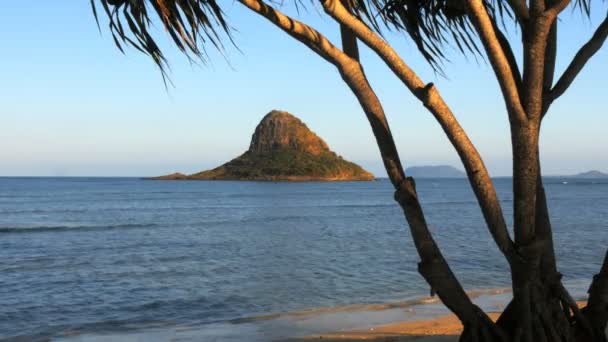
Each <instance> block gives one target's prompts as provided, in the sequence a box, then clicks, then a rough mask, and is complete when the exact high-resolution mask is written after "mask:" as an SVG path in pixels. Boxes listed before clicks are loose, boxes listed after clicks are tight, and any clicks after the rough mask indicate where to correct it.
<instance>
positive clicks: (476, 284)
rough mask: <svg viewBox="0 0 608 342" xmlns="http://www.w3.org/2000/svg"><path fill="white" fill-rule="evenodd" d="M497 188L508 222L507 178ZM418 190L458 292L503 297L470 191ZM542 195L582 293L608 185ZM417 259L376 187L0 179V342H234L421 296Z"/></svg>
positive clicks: (601, 238) (423, 186)
mask: <svg viewBox="0 0 608 342" xmlns="http://www.w3.org/2000/svg"><path fill="white" fill-rule="evenodd" d="M495 182H496V186H497V188H498V191H499V195H500V197H501V200H502V201H503V204H504V209H505V211H506V214H507V215H508V216H509V217H510V215H511V210H512V209H511V208H512V197H511V194H510V187H511V181H510V179H497V180H496V181H495ZM417 183H418V190H419V192H420V196H421V200H422V204H423V206H424V208H425V210H426V212H427V218H428V221H429V223H430V225H431V227H432V230H433V233H434V234H435V236H436V239H437V241H438V243H439V245H440V246H441V247H442V248H443V251H444V254H445V255H446V256H447V258H448V260H449V261H450V263H451V265H452V266H453V268H454V270H455V271H456V274H457V275H458V276H459V278H460V279H461V280H462V282H463V284H464V286H465V287H466V288H467V289H469V290H474V289H484V288H500V287H505V286H509V276H508V274H507V273H506V272H507V265H506V263H505V261H504V260H503V258H502V256H501V255H500V254H499V252H498V251H497V249H496V248H495V247H494V245H493V242H492V240H491V238H490V236H489V234H488V232H487V229H486V228H485V226H484V225H483V220H482V218H481V213H480V211H479V209H478V207H477V205H476V202H475V199H474V197H473V194H472V192H471V191H470V189H469V187H468V183H467V182H466V181H465V180H460V179H426V180H423V179H421V180H419V181H418V182H417ZM546 183H547V192H548V196H549V202H550V203H549V205H550V210H551V214H552V217H553V223H554V230H555V240H556V241H555V242H556V243H555V244H556V248H557V250H558V258H559V267H560V270H561V272H562V273H563V274H564V276H565V279H567V281H568V283H569V284H570V286H571V287H572V288H574V290H575V292H576V293H577V295H578V296H581V295H582V294H583V293H584V290H585V286H586V284H588V282H589V280H590V278H591V276H592V275H593V274H594V273H596V272H597V271H598V270H599V263H600V261H601V257H602V256H603V253H604V252H605V249H606V247H607V246H608V180H600V181H597V180H593V181H591V180H582V179H579V180H577V179H558V178H551V179H547V181H546ZM417 261H418V256H417V254H416V252H415V249H414V247H413V243H412V241H411V238H410V236H409V234H408V231H407V226H406V225H405V223H404V219H403V215H402V213H401V212H400V210H399V208H398V206H397V205H396V204H395V203H394V202H393V200H392V191H391V187H390V184H389V183H388V181H386V180H380V181H377V182H353V183H350V182H345V183H264V182H196V181H194V182H192V181H166V182H155V181H144V180H139V179H133V178H0V339H13V338H15V337H18V336H21V337H25V338H26V339H31V338H55V339H62V338H67V339H70V338H72V339H74V338H76V339H78V338H84V337H86V336H97V337H99V336H101V337H103V336H106V337H108V336H113V337H112V338H110V337H108V339H107V340H113V339H114V338H115V337H116V336H117V334H118V335H120V336H129V334H136V333H137V332H140V331H147V330H154V329H156V331H157V332H158V331H172V334H175V333H176V331H177V332H179V331H188V329H191V330H189V331H192V329H194V330H196V334H194V335H192V336H196V337H192V340H218V341H219V340H229V339H230V338H228V336H229V335H230V334H229V333H226V331H234V329H237V328H238V326H239V325H243V326H246V325H248V324H253V323H252V322H256V321H258V319H257V318H259V320H262V319H263V318H273V317H275V316H266V317H265V316H264V315H271V314H280V313H289V312H291V313H292V314H293V316H294V317H298V316H305V315H314V314H315V313H319V314H323V313H328V312H340V311H341V310H340V308H351V309H352V308H355V309H357V308H359V309H361V310H362V311H365V310H364V309H365V308H366V306H364V305H363V306H362V305H360V306H355V307H353V306H352V305H353V304H371V303H389V305H387V306H386V308H391V305H390V303H394V302H398V301H403V300H405V299H411V298H416V297H420V296H423V295H427V294H428V286H426V284H425V282H424V281H423V279H422V278H421V277H420V276H419V275H418V273H417V272H416V263H417ZM349 305H351V306H349ZM369 308H374V306H369ZM392 308H394V306H392ZM305 310H308V311H305ZM343 311H345V312H350V311H356V310H354V309H353V310H350V309H348V310H343ZM372 311H373V310H372ZM402 311H403V310H402ZM289 315H290V314H287V315H286V316H289ZM359 318H361V316H359ZM364 319H366V320H368V321H373V318H370V317H367V318H365V317H364ZM176 327H181V328H182V330H179V329H178V328H176ZM184 327H188V328H184ZM218 327H220V328H218ZM226 327H228V328H226ZM275 328H276V325H275ZM325 328H331V327H325ZM218 329H219V330H221V331H223V332H220V333H218ZM260 329H261V328H260V325H258V326H257V328H255V327H254V328H253V330H255V331H258V333H259V331H260ZM182 334H183V336H182V337H183V339H185V340H188V337H187V336H188V334H187V333H183V332H182ZM184 334H185V335H184ZM233 335H234V336H237V335H238V334H236V335H235V333H233ZM133 336H135V335H133ZM149 336H151V335H149ZM154 336H156V338H157V340H163V337H162V336H164V335H162V334H160V335H158V334H157V335H154ZM159 336H160V337H159ZM184 336H185V337H184ZM201 336H207V337H209V338H201ZM230 336H232V335H230ZM234 336H232V339H231V340H236V339H237V338H236V337H234ZM260 336H267V335H263V334H262V335H260ZM211 337H213V338H211ZM223 337H225V338H223ZM250 337H251V336H250ZM262 339H263V338H262ZM85 340H86V339H85ZM92 340H95V341H99V340H100V339H99V338H97V339H92ZM101 340H103V339H101ZM251 340H253V339H251Z"/></svg>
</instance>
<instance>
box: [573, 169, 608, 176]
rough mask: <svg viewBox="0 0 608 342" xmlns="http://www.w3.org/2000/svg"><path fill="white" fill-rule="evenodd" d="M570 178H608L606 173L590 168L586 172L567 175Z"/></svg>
mask: <svg viewBox="0 0 608 342" xmlns="http://www.w3.org/2000/svg"><path fill="white" fill-rule="evenodd" d="M569 177H572V178H608V173H603V172H600V171H597V170H591V171H587V172H582V173H577V174H576V175H572V176H569Z"/></svg>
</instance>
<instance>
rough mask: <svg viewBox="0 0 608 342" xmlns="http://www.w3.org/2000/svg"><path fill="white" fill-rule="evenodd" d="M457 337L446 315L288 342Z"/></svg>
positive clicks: (449, 340) (455, 324)
mask: <svg viewBox="0 0 608 342" xmlns="http://www.w3.org/2000/svg"><path fill="white" fill-rule="evenodd" d="M585 304H586V303H585V302H578V305H579V307H583V306H584V305H585ZM488 315H489V316H490V318H491V319H492V320H494V321H495V320H496V319H498V317H499V316H500V313H498V312H491V313H489V314H488ZM461 333H462V324H461V323H460V321H459V320H458V318H456V316H454V315H446V316H441V317H438V318H435V319H429V320H418V321H404V322H397V323H392V324H387V325H382V326H378V327H373V328H368V329H357V330H352V331H339V332H332V333H327V334H321V335H310V336H306V337H303V338H299V339H290V340H289V341H290V342H296V341H300V342H304V341H312V340H321V341H336V342H348V341H353V342H354V341H376V342H389V341H390V342H406V341H407V342H409V341H419V342H456V341H458V337H459V336H460V334H461Z"/></svg>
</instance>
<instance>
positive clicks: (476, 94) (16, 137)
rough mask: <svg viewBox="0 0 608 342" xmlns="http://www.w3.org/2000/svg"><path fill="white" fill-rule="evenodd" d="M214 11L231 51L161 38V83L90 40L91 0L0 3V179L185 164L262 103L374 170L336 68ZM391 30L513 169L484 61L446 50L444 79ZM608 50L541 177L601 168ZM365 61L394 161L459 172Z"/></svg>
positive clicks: (557, 107) (106, 41) (261, 24)
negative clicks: (207, 52)
mask: <svg viewBox="0 0 608 342" xmlns="http://www.w3.org/2000/svg"><path fill="white" fill-rule="evenodd" d="M596 7H597V8H596V9H597V10H596V11H595V14H594V15H593V17H592V18H591V20H586V19H581V16H580V14H578V13H574V14H572V13H571V12H570V11H569V12H568V13H566V14H565V15H564V19H563V20H562V26H561V29H560V33H561V40H560V46H559V63H558V72H561V71H562V70H563V68H564V67H565V65H566V63H568V62H569V61H570V59H571V57H572V56H573V55H574V53H575V49H577V48H578V46H580V45H581V44H582V43H583V42H584V41H585V40H586V39H588V38H589V37H590V36H591V34H592V31H593V29H594V28H595V27H596V25H597V23H598V22H599V21H600V19H601V18H602V17H603V16H604V15H605V13H606V9H605V7H606V6H605V5H601V4H600V3H599V2H598V5H596ZM225 9H226V12H227V14H228V16H229V18H230V19H231V22H232V23H233V26H234V27H235V28H236V30H237V31H236V32H234V38H235V41H236V42H237V44H238V47H239V49H240V51H239V50H237V49H236V48H233V47H231V46H227V52H226V55H227V61H226V60H225V59H224V58H223V57H222V56H221V55H219V54H217V53H214V52H212V53H211V56H210V57H211V62H210V63H209V64H208V65H202V66H199V65H191V64H190V63H189V62H188V61H187V59H185V58H184V57H183V56H181V55H180V54H179V53H178V52H177V50H176V49H173V48H171V47H169V46H168V45H167V47H168V48H167V49H166V52H167V55H168V58H169V60H170V65H171V72H170V75H171V79H172V81H173V83H174V85H175V86H174V87H171V88H169V90H168V91H167V90H166V89H165V87H164V85H163V82H162V78H161V76H160V74H159V72H158V71H157V69H156V68H155V66H154V65H153V64H152V62H151V61H150V60H149V59H148V58H146V57H145V56H143V55H141V54H139V53H138V52H137V51H135V50H133V49H130V50H128V52H127V54H126V55H122V54H121V53H120V52H119V51H118V50H117V49H116V48H115V47H114V44H113V42H112V39H111V36H110V35H109V33H108V32H107V30H105V27H103V26H102V34H101V35H100V33H99V31H98V29H97V26H96V24H95V22H94V19H93V16H92V13H91V10H90V7H89V2H88V1H59V2H57V1H53V2H50V1H39V2H36V4H35V5H33V4H32V2H26V1H10V2H2V3H0V13H2V14H0V16H1V17H2V20H0V41H1V42H2V55H1V57H0V61H1V63H0V75H2V76H1V81H0V176H56V175H67V176H78V175H82V176H85V175H97V176H148V175H158V174H164V173H169V172H174V171H181V172H186V173H188V172H195V171H199V170H201V169H205V168H210V167H213V166H216V165H218V164H220V163H223V162H225V161H227V160H229V159H231V158H233V157H235V156H237V155H238V154H240V153H242V152H243V151H244V150H246V148H247V147H248V144H249V139H250V137H251V134H252V133H253V129H254V128H255V125H256V124H257V122H258V121H259V120H260V119H261V118H262V117H263V116H264V115H265V114H266V113H267V112H268V111H270V110H272V109H282V110H287V111H289V112H292V113H294V114H295V115H297V116H299V117H300V118H301V119H302V120H303V121H304V122H306V123H307V124H308V126H309V127H310V128H312V129H313V130H314V131H315V132H317V133H318V134H319V135H320V136H322V137H323V138H324V139H325V140H326V141H327V142H328V144H329V145H330V146H331V147H332V149H334V150H335V151H336V152H338V153H339V154H341V155H343V156H344V157H345V158H347V159H350V160H353V161H355V162H358V163H360V164H362V165H363V166H365V167H367V168H368V169H370V170H371V171H372V172H374V173H376V174H377V175H378V176H384V175H385V173H384V172H383V171H382V166H381V162H380V158H379V153H378V150H377V147H376V146H375V143H374V141H373V136H372V134H371V130H370V129H369V127H368V123H367V121H366V119H365V117H364V115H363V112H362V111H361V109H360V108H359V106H358V104H357V102H356V100H355V98H354V97H353V96H352V94H351V93H350V92H349V91H348V89H347V88H346V87H345V86H344V84H343V83H342V81H341V79H340V77H339V75H338V73H337V72H336V71H335V70H334V69H333V67H331V66H330V65H328V64H327V63H326V62H324V61H323V60H321V59H320V58H318V57H317V56H316V55H314V54H313V53H311V52H310V51H308V50H307V48H305V47H303V46H301V45H300V44H299V43H297V42H295V41H294V40H292V39H290V38H289V37H287V36H286V35H285V34H284V33H283V32H280V31H278V30H277V29H275V28H274V27H273V26H271V25H270V24H269V23H267V22H266V21H264V20H263V19H261V18H259V17H257V16H256V15H254V14H253V13H251V12H248V11H247V10H246V9H244V8H242V7H241V5H239V4H238V3H236V2H230V3H229V4H228V5H227V7H225ZM286 10H287V11H288V12H289V13H292V14H295V13H294V11H293V9H291V8H287V9H286ZM299 17H300V18H302V19H304V20H305V21H307V22H310V23H312V24H314V25H315V26H316V27H317V28H319V29H320V30H321V31H322V32H324V33H326V34H327V35H328V36H329V37H330V38H333V39H335V38H337V26H336V25H335V24H334V23H333V22H332V21H330V20H329V19H328V18H325V17H323V16H322V15H320V14H318V13H316V12H315V11H314V9H312V10H310V11H309V12H308V13H301V14H300V16H299ZM164 35H165V34H164V32H162V31H159V34H158V36H160V37H164ZM388 37H389V39H390V40H391V42H394V45H395V47H396V48H397V49H398V50H399V51H400V52H401V53H402V55H403V56H404V57H405V59H406V61H407V62H408V63H409V64H410V65H411V66H412V67H413V68H414V69H416V70H420V75H421V76H422V77H423V78H424V80H425V81H433V82H435V83H436V84H437V86H438V87H439V89H440V91H441V92H442V94H443V95H444V97H445V98H446V100H447V102H448V103H449V104H450V105H451V106H452V108H453V110H454V112H455V113H456V115H457V117H458V119H459V120H460V122H461V124H462V125H463V126H464V127H465V129H466V130H467V131H468V132H469V135H470V137H471V138H472V140H473V141H474V142H475V143H476V144H477V146H478V148H479V150H480V152H481V153H482V156H483V157H484V160H485V161H486V164H487V165H488V167H489V169H490V171H491V172H492V173H493V175H496V176H501V175H508V174H510V169H511V157H510V147H509V143H510V138H509V130H508V121H507V118H506V114H505V112H504V109H503V102H502V98H501V95H500V93H499V91H498V85H497V83H496V81H495V79H494V77H493V74H492V72H491V68H490V66H489V65H488V64H486V63H485V62H483V61H481V62H477V61H475V59H473V58H469V59H466V58H463V57H460V56H458V55H456V54H452V56H451V62H450V63H448V64H446V70H447V74H448V79H446V78H441V77H438V76H436V75H434V74H433V72H432V70H430V68H429V67H428V65H426V64H425V63H424V62H423V61H422V59H421V58H420V56H419V55H418V54H417V52H416V49H415V47H414V46H413V44H412V43H411V42H410V41H408V40H407V39H406V38H405V37H404V36H402V35H398V34H389V35H388ZM511 37H513V38H514V39H515V40H516V39H517V38H516V35H515V33H514V32H511ZM165 43H166V42H165ZM607 50H608V49H606V48H604V49H603V50H602V51H601V52H600V53H598V55H596V56H595V57H594V59H593V60H592V61H591V62H590V63H589V64H588V66H587V67H586V69H585V70H584V71H583V73H582V74H581V75H580V76H579V78H578V79H577V81H576V82H575V83H574V85H573V87H572V88H571V89H570V91H569V92H568V93H567V94H566V95H565V96H564V97H563V98H561V99H560V100H558V101H557V102H556V103H555V104H554V106H553V109H552V111H551V112H550V114H549V116H548V117H547V119H546V121H545V124H544V128H543V132H542V146H541V148H542V159H543V163H544V171H545V173H550V174H564V173H574V172H579V171H583V170H588V169H600V170H603V171H608V157H606V153H605V150H606V147H607V146H608V137H607V135H606V133H605V132H606V127H608V112H607V110H606V104H607V100H606V93H607V92H606V89H607V86H606V83H605V79H606V77H607V76H608V64H607V63H606V60H608V59H607V57H608V51H607ZM362 58H363V61H364V65H365V66H366V70H367V72H368V76H369V78H370V80H371V82H372V84H373V85H374V86H375V88H376V90H377V92H378V94H379V96H380V98H381V100H382V101H383V103H384V106H385V109H386V112H387V115H388V116H389V120H390V123H391V125H392V129H393V133H394V135H395V139H396V141H397V144H398V147H399V150H400V152H401V155H402V159H403V160H404V162H405V164H406V165H407V166H412V165H425V164H451V165H454V166H458V167H460V163H459V161H458V157H457V155H456V154H455V153H454V151H453V149H452V147H451V146H450V145H449V143H448V141H447V139H446V138H445V137H444V136H443V133H442V131H441V129H440V127H439V126H438V125H437V124H436V123H435V121H434V119H433V118H432V117H431V115H430V114H429V113H428V112H427V111H426V110H425V109H424V108H423V107H422V106H421V105H420V104H419V103H418V102H417V101H416V100H415V99H414V98H413V96H412V95H411V94H410V93H409V92H408V91H407V90H406V89H405V88H404V87H403V86H402V85H401V83H400V82H399V81H398V80H397V79H396V77H394V76H393V75H392V74H391V73H390V72H389V71H388V70H387V68H386V67H385V66H384V65H383V64H382V62H381V61H379V59H378V58H377V57H376V56H374V55H372V54H371V53H369V51H367V50H365V49H364V50H363V54H362Z"/></svg>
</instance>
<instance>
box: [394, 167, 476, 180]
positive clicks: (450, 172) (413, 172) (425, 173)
mask: <svg viewBox="0 0 608 342" xmlns="http://www.w3.org/2000/svg"><path fill="white" fill-rule="evenodd" d="M405 174H406V175H408V176H410V177H414V178H464V177H466V176H467V174H466V173H464V172H462V171H460V170H458V169H457V168H455V167H453V166H450V165H432V166H412V167H408V168H407V169H405Z"/></svg>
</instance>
